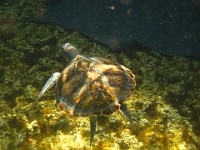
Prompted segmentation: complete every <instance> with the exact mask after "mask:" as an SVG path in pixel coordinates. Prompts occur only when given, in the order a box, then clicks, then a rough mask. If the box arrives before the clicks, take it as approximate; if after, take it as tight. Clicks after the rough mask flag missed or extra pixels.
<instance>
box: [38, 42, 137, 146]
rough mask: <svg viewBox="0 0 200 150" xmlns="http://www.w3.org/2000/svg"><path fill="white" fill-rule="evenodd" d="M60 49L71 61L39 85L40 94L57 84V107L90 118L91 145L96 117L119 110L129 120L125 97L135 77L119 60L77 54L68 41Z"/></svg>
mask: <svg viewBox="0 0 200 150" xmlns="http://www.w3.org/2000/svg"><path fill="white" fill-rule="evenodd" d="M63 50H64V52H65V54H66V56H67V57H68V58H70V59H71V63H70V64H69V65H67V67H66V68H65V69H64V70H63V71H62V73H59V72H56V73H54V74H53V75H52V76H51V77H50V78H49V79H48V81H47V82H46V84H45V85H44V87H43V88H42V90H41V92H40V94H39V95H38V98H37V99H39V98H40V97H42V95H43V94H44V93H45V91H47V90H48V89H49V88H51V87H52V86H53V85H54V84H56V97H57V105H58V108H59V109H60V110H62V111H64V112H65V113H66V114H68V115H72V116H89V117H90V128H91V131H90V136H91V137H90V145H91V144H92V142H93V140H94V135H95V132H96V117H97V116H99V115H110V114H111V113H113V112H114V111H117V110H118V111H119V112H120V113H121V114H123V116H125V118H126V119H127V120H128V121H130V123H131V124H132V120H131V117H130V114H129V112H128V110H127V106H126V104H125V100H126V99H127V98H128V97H129V96H130V95H131V94H132V93H133V91H134V89H135V85H136V82H135V76H134V74H133V73H132V72H131V70H129V69H128V68H126V67H124V66H123V65H120V64H119V63H116V62H112V61H111V60H108V59H105V58H100V57H91V58H89V57H85V56H83V55H80V54H79V53H78V51H77V49H76V48H75V47H73V46H72V45H71V44H70V43H65V44H64V45H63Z"/></svg>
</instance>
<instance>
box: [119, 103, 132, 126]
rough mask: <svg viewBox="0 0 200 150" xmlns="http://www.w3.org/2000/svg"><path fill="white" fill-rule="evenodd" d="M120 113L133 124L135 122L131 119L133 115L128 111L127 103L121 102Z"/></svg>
mask: <svg viewBox="0 0 200 150" xmlns="http://www.w3.org/2000/svg"><path fill="white" fill-rule="evenodd" d="M119 111H120V113H121V114H122V115H123V116H124V117H125V118H126V119H127V120H128V121H129V122H130V123H131V125H132V124H133V121H132V119H131V115H130V114H129V112H128V109H127V106H126V104H125V103H123V104H121V107H120V110H119Z"/></svg>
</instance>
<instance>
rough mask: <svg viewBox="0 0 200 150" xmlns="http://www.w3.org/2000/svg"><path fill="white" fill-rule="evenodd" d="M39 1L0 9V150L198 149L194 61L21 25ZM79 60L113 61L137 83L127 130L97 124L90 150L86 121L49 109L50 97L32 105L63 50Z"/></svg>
mask: <svg viewBox="0 0 200 150" xmlns="http://www.w3.org/2000/svg"><path fill="white" fill-rule="evenodd" d="M42 2H43V1H40V0H37V1H32V2H30V3H28V2H27V1H24V0H17V1H4V2H2V3H1V4H2V5H1V6H0V35H1V37H3V38H1V41H0V54H1V56H0V64H1V65H0V149H3V150H10V149H53V150H58V149H59V150H60V149H61V150H62V149H63V150H64V149H95V150H96V149H99V150H100V149H105V150H109V149H110V150H111V149H121V150H124V149H160V150H162V149H170V150H171V149H174V150H175V149H180V150H184V149H185V150H188V149H189V150H197V149H199V148H200V144H199V143H200V130H199V126H200V101H199V99H200V80H199V77H200V70H199V68H200V61H199V60H194V59H191V58H183V57H166V56H162V55H160V54H158V53H155V52H151V51H147V50H145V49H144V48H140V47H139V48H137V49H134V50H132V51H129V52H119V53H113V52H111V51H109V49H107V48H106V47H104V46H102V45H99V44H98V43H95V42H94V41H91V39H88V38H86V37H84V36H82V35H81V34H79V33H78V32H75V31H66V30H63V29H62V28H59V27H57V26H55V25H48V24H37V23H30V22H28V21H27V20H26V18H27V13H31V11H32V9H33V6H38V8H37V9H40V12H38V13H42V10H43V9H44V7H43V4H42ZM65 42H70V43H72V44H73V45H74V46H75V47H77V49H79V50H80V53H81V54H84V55H87V56H101V57H106V58H109V59H112V60H116V61H118V62H119V63H120V64H123V65H124V66H126V67H128V68H130V69H131V70H132V71H133V72H134V74H135V75H136V82H137V86H136V92H135V93H134V94H133V95H132V96H131V97H130V98H129V99H128V100H127V101H126V102H127V106H128V109H129V111H130V114H131V117H132V119H133V126H131V125H130V124H129V123H127V122H126V120H124V119H123V117H122V116H121V115H120V114H119V113H117V112H115V113H113V114H112V115H110V116H102V117H100V118H99V119H98V120H97V123H98V127H97V133H96V135H95V139H94V143H93V146H92V147H90V145H89V139H90V127H89V118H87V117H69V116H65V115H64V114H63V113H62V112H59V111H58V109H57V107H56V106H55V91H54V89H51V90H50V91H49V92H47V93H46V94H45V95H44V97H43V98H42V99H41V100H40V101H38V102H37V103H33V102H34V100H35V99H36V98H37V95H38V94H39V91H40V90H41V88H42V86H43V84H44V83H45V81H46V80H47V79H48V77H49V76H50V75H51V74H52V73H53V72H56V71H59V72H60V71H62V70H63V69H64V67H65V66H66V65H67V64H68V63H69V61H68V60H67V61H66V60H65V57H64V55H63V53H62V50H61V49H60V48H61V45H62V44H63V43H65Z"/></svg>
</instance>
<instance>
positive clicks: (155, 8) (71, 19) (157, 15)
mask: <svg viewBox="0 0 200 150" xmlns="http://www.w3.org/2000/svg"><path fill="white" fill-rule="evenodd" d="M46 3H47V9H46V11H45V12H44V14H42V15H37V14H36V15H35V16H34V17H33V18H32V19H34V20H36V21H38V22H48V23H54V24H56V25H59V26H61V27H63V28H65V29H75V30H78V31H79V32H81V33H83V34H84V35H86V36H88V37H91V38H92V39H95V40H96V41H98V42H100V43H103V44H105V45H107V46H109V47H110V48H111V49H112V50H114V51H120V50H123V51H124V50H127V49H128V48H130V47H133V46H134V45H137V44H138V43H139V44H142V45H144V46H146V47H148V48H150V49H152V50H154V51H158V52H160V53H161V54H165V55H172V56H187V57H195V58H200V48H199V47H200V5H199V2H198V1H195V0H194V1H188V0H177V1H171V0H167V1H165V0H162V1H155V0H150V1H147V0H141V1H135V0H117V1H115V0H114V1H112V0H82V1H79V0H60V1H53V0H52V1H47V2H46ZM129 50H130V49H129Z"/></svg>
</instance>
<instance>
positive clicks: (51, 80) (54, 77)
mask: <svg viewBox="0 0 200 150" xmlns="http://www.w3.org/2000/svg"><path fill="white" fill-rule="evenodd" d="M60 75H61V73H60V72H55V73H53V74H52V75H51V77H50V78H49V79H48V80H47V82H46V83H45V85H44V86H43V88H42V90H41V91H40V94H39V95H38V97H37V99H36V101H37V100H39V99H40V98H41V97H42V96H43V95H44V93H45V92H46V91H47V90H49V89H50V88H51V87H52V86H53V85H54V84H55V83H56V82H57V81H58V79H59V78H60Z"/></svg>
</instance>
